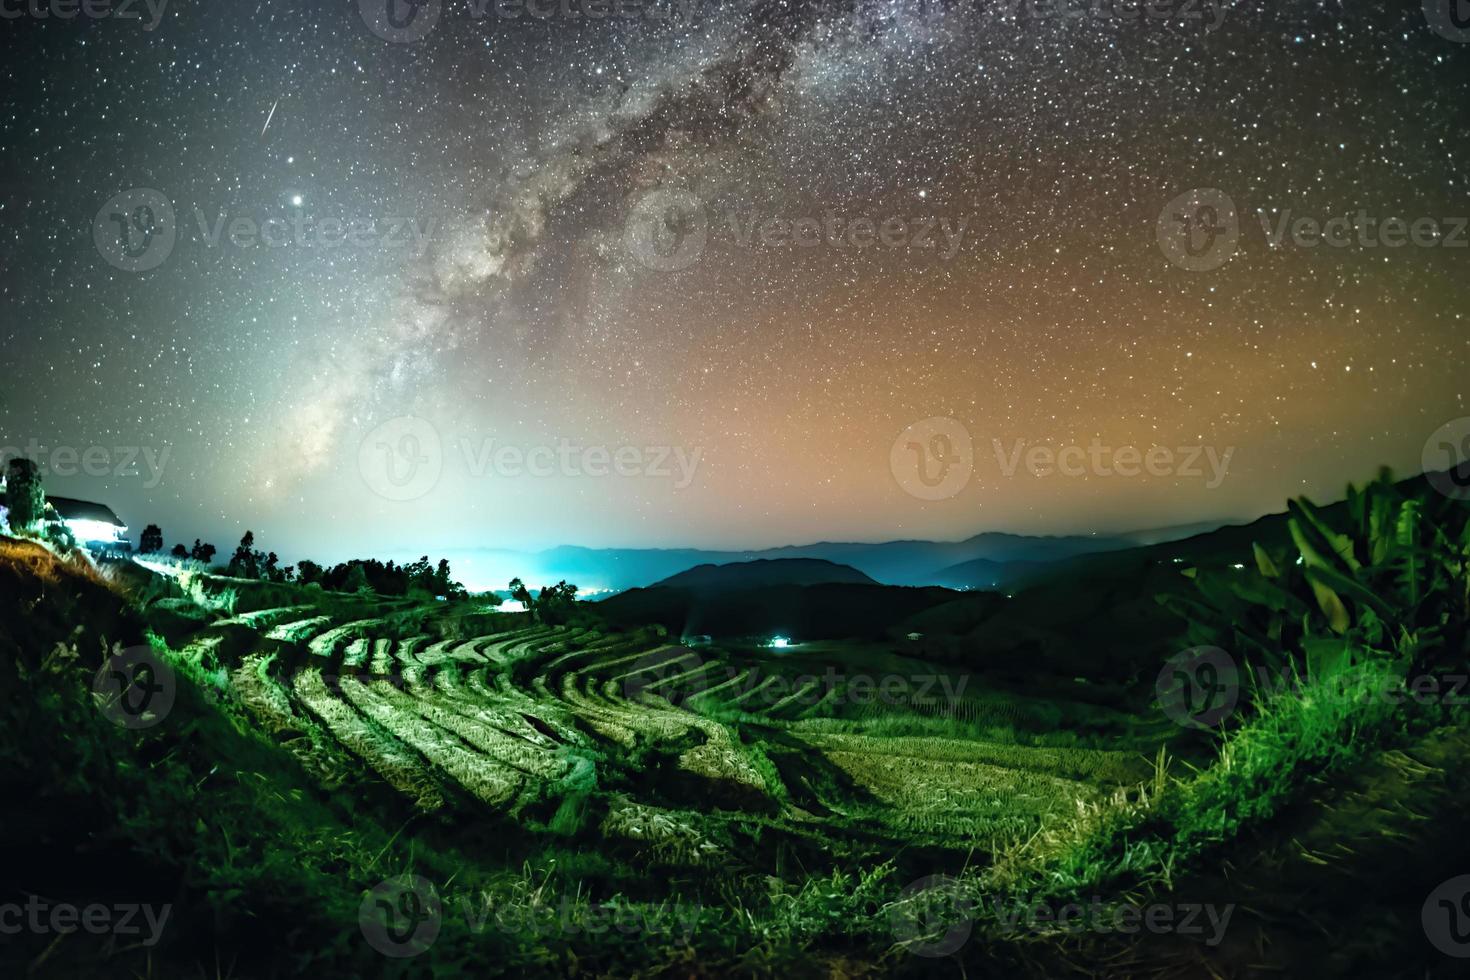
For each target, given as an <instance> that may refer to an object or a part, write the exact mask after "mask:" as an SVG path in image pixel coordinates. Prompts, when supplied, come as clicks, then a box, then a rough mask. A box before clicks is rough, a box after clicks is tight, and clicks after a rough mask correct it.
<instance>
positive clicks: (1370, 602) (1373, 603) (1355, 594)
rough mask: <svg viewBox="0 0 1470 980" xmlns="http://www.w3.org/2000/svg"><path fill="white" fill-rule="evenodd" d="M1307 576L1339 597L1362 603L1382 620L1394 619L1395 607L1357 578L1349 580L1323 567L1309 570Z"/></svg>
mask: <svg viewBox="0 0 1470 980" xmlns="http://www.w3.org/2000/svg"><path fill="white" fill-rule="evenodd" d="M1306 575H1307V580H1308V581H1310V582H1312V583H1314V584H1320V585H1325V586H1327V587H1328V588H1329V589H1331V590H1332V591H1333V592H1335V593H1337V594H1338V595H1339V596H1347V597H1348V598H1349V599H1351V600H1353V601H1354V602H1360V603H1362V604H1363V605H1365V606H1367V607H1368V608H1370V609H1372V610H1373V611H1374V612H1375V613H1377V614H1378V616H1379V618H1380V619H1384V620H1391V619H1393V618H1394V611H1393V607H1392V606H1390V605H1389V604H1388V603H1387V602H1385V601H1384V600H1383V599H1382V598H1381V597H1380V596H1379V595H1378V593H1376V592H1374V591H1373V590H1372V589H1370V588H1368V587H1367V586H1366V585H1364V584H1363V583H1361V582H1359V581H1358V580H1357V579H1355V578H1349V577H1348V576H1346V575H1344V574H1342V573H1341V572H1337V571H1333V570H1332V569H1330V568H1321V567H1313V568H1308V569H1307V570H1306ZM1324 611H1325V610H1324Z"/></svg>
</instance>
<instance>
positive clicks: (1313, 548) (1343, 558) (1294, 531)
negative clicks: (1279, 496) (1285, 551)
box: [1286, 497, 1359, 573]
mask: <svg viewBox="0 0 1470 980" xmlns="http://www.w3.org/2000/svg"><path fill="white" fill-rule="evenodd" d="M1286 509H1287V511H1288V512H1289V513H1290V514H1291V520H1290V521H1288V522H1287V523H1288V525H1289V526H1290V528H1291V539H1292V540H1293V541H1294V542H1296V546H1297V548H1298V549H1300V550H1301V553H1302V558H1303V559H1304V560H1305V561H1306V563H1307V564H1308V565H1314V564H1315V565H1323V566H1326V567H1329V568H1336V569H1338V570H1339V571H1342V572H1348V573H1351V572H1356V571H1357V570H1358V568H1359V562H1358V559H1357V558H1356V557H1354V555H1353V542H1352V539H1351V538H1349V537H1348V536H1347V535H1345V534H1338V533H1337V532H1336V531H1334V530H1332V528H1330V527H1328V526H1327V524H1326V522H1324V521H1323V520H1322V518H1321V516H1320V515H1319V514H1318V513H1317V508H1316V507H1315V506H1314V505H1313V504H1312V502H1311V501H1310V500H1308V499H1307V498H1305V497H1302V498H1300V499H1297V500H1292V501H1288V502H1287V505H1286Z"/></svg>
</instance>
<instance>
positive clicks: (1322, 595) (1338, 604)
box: [1307, 578, 1353, 636]
mask: <svg viewBox="0 0 1470 980" xmlns="http://www.w3.org/2000/svg"><path fill="white" fill-rule="evenodd" d="M1307 581H1308V583H1309V584H1310V585H1311V586H1312V593H1313V594H1314V595H1315V596H1316V597H1317V606H1318V607H1319V608H1320V609H1321V610H1322V615H1323V616H1326V617H1327V625H1328V626H1329V627H1331V628H1332V632H1334V633H1336V634H1337V635H1339V636H1341V635H1342V634H1344V633H1346V632H1347V631H1348V629H1349V628H1350V627H1351V626H1352V625H1353V618H1352V616H1351V615H1349V614H1348V610H1347V606H1345V605H1343V602H1342V599H1341V597H1339V596H1338V594H1337V593H1336V592H1334V591H1332V589H1331V588H1330V587H1328V586H1326V585H1323V584H1322V583H1321V582H1318V581H1317V580H1315V579H1310V578H1309V579H1308V580H1307Z"/></svg>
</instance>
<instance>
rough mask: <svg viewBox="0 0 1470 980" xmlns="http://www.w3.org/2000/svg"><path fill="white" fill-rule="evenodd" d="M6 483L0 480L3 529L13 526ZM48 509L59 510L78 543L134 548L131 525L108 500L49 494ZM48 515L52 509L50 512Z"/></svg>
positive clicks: (101, 548) (104, 548) (113, 548)
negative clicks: (94, 501)
mask: <svg viewBox="0 0 1470 980" xmlns="http://www.w3.org/2000/svg"><path fill="white" fill-rule="evenodd" d="M4 489H5V483H4V481H0V531H8V530H9V529H10V513H9V511H8V509H7V508H6V506H5V493H4ZM46 505H47V510H48V511H55V512H56V516H57V518H59V519H60V520H61V522H62V523H63V524H65V525H66V526H67V528H68V529H69V530H70V531H71V533H72V536H73V537H75V538H76V539H77V544H79V545H82V546H84V547H86V548H90V549H92V550H94V551H131V550H132V549H133V545H132V542H131V541H129V540H128V537H127V534H128V526H127V525H126V524H124V523H123V522H122V520H121V519H119V518H118V516H117V514H115V513H113V510H112V508H111V507H108V506H107V505H106V504H97V503H93V502H92V501H90V500H76V499H74V498H72V497H47V498H46ZM48 516H50V515H49V513H48Z"/></svg>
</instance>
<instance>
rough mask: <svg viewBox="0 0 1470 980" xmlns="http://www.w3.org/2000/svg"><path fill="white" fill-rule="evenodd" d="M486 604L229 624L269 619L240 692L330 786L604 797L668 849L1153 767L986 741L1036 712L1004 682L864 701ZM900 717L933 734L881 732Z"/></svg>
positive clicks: (686, 855)
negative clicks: (467, 631)
mask: <svg viewBox="0 0 1470 980" xmlns="http://www.w3.org/2000/svg"><path fill="white" fill-rule="evenodd" d="M486 619H488V620H490V621H494V622H495V623H496V625H499V621H502V620H503V623H504V628H503V629H501V630H500V631H497V632H490V633H485V634H483V635H477V636H461V635H456V631H449V630H441V629H440V626H441V623H440V621H439V620H437V619H436V618H435V616H434V611H433V610H429V611H427V613H426V615H425V616H424V617H421V618H420V620H419V622H421V623H422V624H423V627H422V628H423V629H424V632H411V631H410V632H409V633H408V635H403V634H404V632H405V630H404V629H402V628H401V627H402V624H403V622H404V621H403V620H391V619H387V618H372V617H370V616H363V615H362V611H361V610H360V609H359V610H356V611H355V612H354V613H352V614H348V613H332V612H327V611H324V610H323V609H319V608H311V607H308V606H303V605H296V606H289V607H281V608H277V609H262V610H257V611H255V612H250V613H245V614H242V615H239V616H235V617H233V618H231V619H229V620H221V621H220V622H219V623H217V624H216V625H228V626H229V627H231V628H233V629H238V628H239V627H242V626H243V627H248V628H250V629H253V630H255V631H256V632H257V633H258V635H259V650H258V651H257V652H254V653H251V654H249V655H247V656H245V657H244V659H243V660H242V661H241V662H240V663H238V664H237V665H235V666H233V667H229V668H228V669H229V670H230V676H231V679H232V681H233V682H234V683H233V690H234V691H235V693H236V696H237V698H238V700H239V703H240V704H241V705H242V707H243V708H244V709H245V710H246V711H247V712H248V713H249V715H250V716H252V717H253V718H254V719H255V720H256V721H257V723H258V724H259V726H260V727H261V729H262V730H263V731H264V732H266V733H267V734H269V735H270V736H271V737H273V738H276V739H278V740H280V741H281V742H283V743H284V744H286V745H287V746H288V747H289V748H290V749H291V751H292V752H293V753H294V754H295V755H296V756H297V757H298V758H299V759H301V761H302V763H303V765H306V766H307V767H308V768H309V769H311V771H313V772H316V773H319V774H321V776H322V778H323V779H324V780H327V781H328V782H330V781H331V780H332V779H333V778H334V774H335V775H336V777H337V778H340V775H341V773H342V772H343V771H344V770H347V769H350V770H352V771H353V772H354V773H356V774H362V773H366V774H370V778H371V779H373V780H376V781H379V782H381V783H382V784H383V785H385V786H386V787H390V788H391V789H392V790H393V791H395V792H397V793H398V794H401V795H402V796H403V797H404V798H405V799H406V800H407V801H408V802H409V803H410V804H411V806H413V807H415V808H417V809H419V810H420V811H423V812H426V813H429V812H443V813H458V812H459V811H462V810H467V811H468V812H471V813H473V811H474V810H475V809H476V808H485V809H488V810H493V811H496V812H497V813H501V814H505V815H508V816H510V817H511V818H516V817H518V816H520V815H522V814H523V813H527V812H531V811H537V812H541V813H543V814H544V813H545V812H548V811H552V810H555V808H556V807H558V806H559V805H561V803H563V802H565V801H566V800H568V799H569V798H574V797H577V796H579V795H586V794H588V793H591V792H602V793H604V794H606V795H607V796H608V797H609V801H608V804H607V805H606V806H604V807H603V808H602V809H601V810H600V811H599V813H600V816H599V819H600V820H601V825H600V827H599V830H600V832H601V833H602V834H603V835H604V836H605V837H611V838H619V839H623V840H625V841H628V842H630V843H632V844H634V845H636V846H640V847H644V848H646V849H647V851H648V853H650V854H651V855H653V856H655V857H656V858H657V859H659V860H665V861H671V862H675V863H679V862H686V863H688V862H693V863H701V862H706V861H710V860H717V859H719V855H718V852H719V850H720V848H719V847H718V845H716V844H714V843H712V842H711V841H710V840H709V839H708V837H706V836H705V834H704V830H705V829H707V828H708V827H709V826H710V821H712V820H713V821H717V822H718V821H724V822H725V823H726V824H729V823H732V822H734V823H738V822H741V821H754V822H759V823H761V824H762V825H764V826H774V827H779V828H788V829H789V828H802V827H807V828H809V827H810V826H811V824H812V822H813V821H814V820H815V819H820V820H821V821H823V822H824V824H837V825H840V826H841V827H842V828H844V830H845V832H848V833H851V834H853V835H856V836H858V837H861V838H862V839H863V840H865V841H879V842H881V841H885V840H886V841H889V842H891V843H892V844H893V845H899V846H910V845H914V844H918V845H926V846H941V847H946V848H950V849H964V848H970V847H975V846H985V847H988V846H990V845H992V844H993V843H994V841H995V839H996V837H997V835H1008V836H1025V835H1026V834H1028V833H1031V832H1034V830H1035V828H1036V827H1037V826H1038V825H1039V824H1040V823H1041V822H1042V821H1044V820H1045V819H1046V818H1047V817H1048V816H1049V815H1052V814H1061V813H1065V812H1069V811H1072V810H1074V809H1075V807H1076V806H1077V803H1078V801H1087V800H1094V799H1097V798H1099V797H1101V796H1102V795H1103V794H1107V793H1111V792H1113V791H1114V790H1116V788H1117V787H1119V786H1126V785H1130V784H1134V783H1138V782H1140V781H1142V780H1143V779H1145V778H1146V777H1147V775H1148V769H1147V765H1146V763H1145V762H1144V761H1143V755H1142V753H1136V752H1129V751H1105V750H1101V749H1092V748H1081V747H1075V746H1068V745H1053V746H1048V745H1044V744H1017V743H1016V742H1015V741H1014V740H1012V741H1009V742H1007V741H997V740H988V739H986V738H985V737H983V736H982V735H981V734H979V733H980V732H981V729H980V728H979V727H974V726H978V721H976V720H975V719H983V720H985V721H987V722H992V723H993V722H995V721H996V719H997V718H1004V717H1005V716H1007V715H1008V714H1016V715H1024V713H1025V712H1024V710H1023V709H1021V708H1015V707H1012V706H1008V705H1007V704H1006V701H1005V698H1004V697H1002V696H996V695H993V694H991V693H985V692H982V693H980V694H979V695H976V694H974V693H973V692H971V693H970V694H967V695H966V696H965V697H963V698H958V697H953V696H952V697H950V698H949V700H948V702H946V703H936V696H935V695H934V694H928V693H926V694H925V696H924V697H917V696H912V689H911V688H910V689H909V694H910V696H909V697H907V699H900V700H893V699H888V700H880V701H878V702H877V703H872V702H863V703H861V704H857V702H858V701H859V698H858V694H857V691H856V690H855V689H850V687H851V685H850V684H849V682H848V679H847V678H846V677H845V676H844V675H843V674H841V673H838V674H832V675H828V676H827V677H818V676H813V675H812V674H810V673H802V672H801V671H799V670H797V669H796V668H794V667H792V666H791V665H790V664H788V663H784V662H782V660H781V659H780V658H778V657H775V656H772V657H770V658H768V659H767V660H766V661H765V662H762V661H760V660H759V659H756V658H753V657H752V656H751V655H750V654H749V653H746V654H740V655H732V654H726V653H723V652H719V651H714V650H711V649H708V648H705V649H701V650H689V649H686V648H683V647H680V646H677V645H674V644H670V643H669V642H668V641H667V639H665V638H664V637H662V636H661V635H660V634H659V632H658V631H655V630H653V629H649V630H641V631H634V632H626V633H603V632H599V631H598V630H595V629H583V628H568V627H552V626H542V625H528V624H527V623H526V622H525V620H524V617H520V616H514V615H507V616H504V617H486ZM440 632H444V633H445V634H446V635H439V633H440ZM930 681H931V682H932V678H930ZM929 686H931V687H932V686H934V685H932V683H931V684H930V685H929ZM855 705H856V706H855ZM894 718H906V719H908V722H907V723H912V724H913V725H916V726H918V727H919V729H920V731H919V732H918V733H917V734H904V735H895V734H889V733H885V732H884V731H883V730H882V726H883V725H884V724H887V723H889V722H891V721H892V720H893V719H894ZM966 725H971V726H972V728H966V727H965V726H966ZM926 726H927V727H926ZM926 732H932V733H926ZM651 759H661V760H663V762H662V763H660V764H659V765H661V766H662V768H657V767H655V769H648V768H647V767H649V766H654V763H653V762H650V760H651ZM630 777H635V778H630ZM640 780H641V781H640ZM537 808H539V810H538V809H537Z"/></svg>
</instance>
